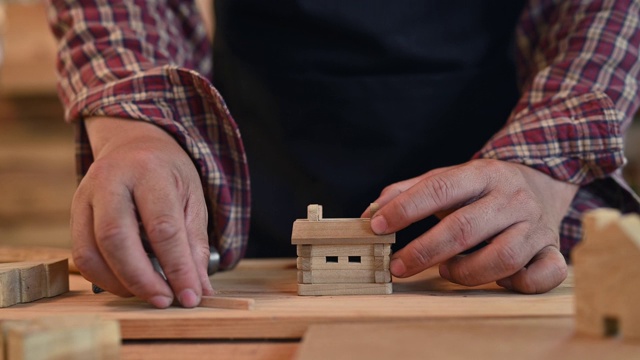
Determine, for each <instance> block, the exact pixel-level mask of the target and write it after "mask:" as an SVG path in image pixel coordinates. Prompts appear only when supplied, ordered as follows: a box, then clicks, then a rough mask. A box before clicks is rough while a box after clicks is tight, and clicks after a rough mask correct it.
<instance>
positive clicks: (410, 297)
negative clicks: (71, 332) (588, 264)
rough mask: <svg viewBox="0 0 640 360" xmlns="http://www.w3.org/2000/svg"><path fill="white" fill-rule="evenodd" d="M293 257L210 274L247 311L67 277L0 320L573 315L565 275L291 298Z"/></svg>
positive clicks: (181, 332)
mask: <svg viewBox="0 0 640 360" xmlns="http://www.w3.org/2000/svg"><path fill="white" fill-rule="evenodd" d="M296 272H297V270H296V261H295V259H282V260H275V259H270V260H260V259H247V260H243V261H242V262H241V263H240V264H239V265H238V267H237V268H236V269H234V270H233V271H229V272H223V273H218V274H216V275H214V276H212V277H211V281H212V285H213V288H214V289H215V290H216V292H217V293H218V294H219V295H220V296H229V297H250V298H254V299H255V304H256V305H255V309H254V310H253V311H236V310H217V309H216V310H212V309H207V308H194V309H183V308H177V307H171V308H169V309H164V310H158V309H154V308H152V307H151V306H150V305H148V304H146V303H145V302H143V301H141V300H139V299H135V298H119V297H117V296H115V295H112V294H109V293H102V294H92V293H91V284H90V283H89V282H87V281H86V280H84V279H82V277H80V276H79V275H73V276H72V279H71V280H72V282H71V291H70V292H68V293H65V294H63V295H60V296H57V297H54V298H46V299H42V300H39V301H37V302H34V303H30V304H18V305H15V306H12V307H9V308H4V309H2V310H1V311H0V320H11V319H29V318H37V317H41V316H42V315H43V314H60V315H68V314H78V313H93V314H98V315H100V316H103V317H105V318H108V319H116V320H118V321H119V322H120V325H121V329H122V336H123V338H124V339H231V338H233V339H256V338H260V339H267V338H269V339H283V338H285V339H292V338H299V337H301V336H302V335H303V333H304V331H305V330H306V329H307V328H308V326H310V325H312V324H318V323H335V322H354V321H401V320H410V319H415V320H421V321H427V320H432V319H437V318H453V317H464V318H487V317H499V318H509V317H518V318H522V317H531V316H565V317H569V316H573V314H574V308H573V277H572V276H570V277H569V278H568V279H567V280H566V281H565V282H564V283H563V284H562V285H561V286H559V287H558V288H556V289H555V290H553V291H551V292H548V293H545V294H540V295H534V296H532V295H522V294H517V293H513V292H510V291H507V290H504V289H502V288H499V287H498V286H497V285H495V284H487V285H483V286H478V287H472V288H469V287H464V286H460V285H456V284H452V283H449V282H448V281H446V280H443V279H441V278H440V276H439V275H438V269H437V267H434V268H432V269H429V270H428V271H425V272H423V273H421V274H418V275H416V276H413V277H410V278H407V279H393V291H394V294H393V295H386V296H377V295H372V296H367V297H366V301H363V297H362V296H344V297H341V298H340V299H339V300H336V299H335V298H333V297H331V296H326V297H308V296H298V295H297V294H298V284H297V281H296V280H297V279H296Z"/></svg>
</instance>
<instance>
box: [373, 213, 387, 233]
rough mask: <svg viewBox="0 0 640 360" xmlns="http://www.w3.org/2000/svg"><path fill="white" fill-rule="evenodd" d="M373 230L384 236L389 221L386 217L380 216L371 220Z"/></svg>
mask: <svg viewBox="0 0 640 360" xmlns="http://www.w3.org/2000/svg"><path fill="white" fill-rule="evenodd" d="M371 230H373V232H374V233H376V234H384V232H385V231H387V220H386V219H385V218H384V216H382V215H378V216H374V217H373V219H371Z"/></svg>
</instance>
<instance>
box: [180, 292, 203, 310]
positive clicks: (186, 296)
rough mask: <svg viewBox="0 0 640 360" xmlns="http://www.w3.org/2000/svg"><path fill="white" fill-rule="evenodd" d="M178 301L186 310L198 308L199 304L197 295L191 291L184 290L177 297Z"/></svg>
mask: <svg viewBox="0 0 640 360" xmlns="http://www.w3.org/2000/svg"><path fill="white" fill-rule="evenodd" d="M178 301H180V305H182V306H184V307H186V308H192V307H196V306H198V303H199V302H200V301H199V299H198V295H196V292H195V291H193V290H191V289H184V290H182V292H180V294H179V295H178Z"/></svg>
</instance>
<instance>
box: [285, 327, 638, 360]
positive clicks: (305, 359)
mask: <svg viewBox="0 0 640 360" xmlns="http://www.w3.org/2000/svg"><path fill="white" fill-rule="evenodd" d="M638 354H640V342H624V341H621V340H620V339H616V338H609V339H600V338H594V337H588V336H581V335H577V334H576V331H575V329H574V324H573V319H571V318H539V319H455V320H432V321H428V322H425V321H421V322H415V321H413V322H411V321H402V322H394V323H388V322H385V323H379V322H378V323H358V324H319V325H313V326H311V328H310V329H309V330H308V331H307V333H306V334H305V336H304V339H303V341H302V344H301V345H300V348H299V350H298V352H297V354H296V357H295V359H297V360H317V359H323V360H324V359H332V360H343V359H345V360H346V359H349V360H350V359H367V360H377V359H403V360H414V359H415V360H422V359H425V358H427V357H428V358H433V359H491V360H502V359H504V360H511V359H523V360H534V359H535V360H538V359H550V360H567V359H581V360H582V359H587V360H588V359H592V360H595V359H623V360H624V359H638Z"/></svg>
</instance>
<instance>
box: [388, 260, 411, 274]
mask: <svg viewBox="0 0 640 360" xmlns="http://www.w3.org/2000/svg"><path fill="white" fill-rule="evenodd" d="M389 270H391V274H393V276H398V277H400V276H402V275H404V273H405V272H407V267H406V266H404V261H402V259H400V258H395V259H391V263H389Z"/></svg>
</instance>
